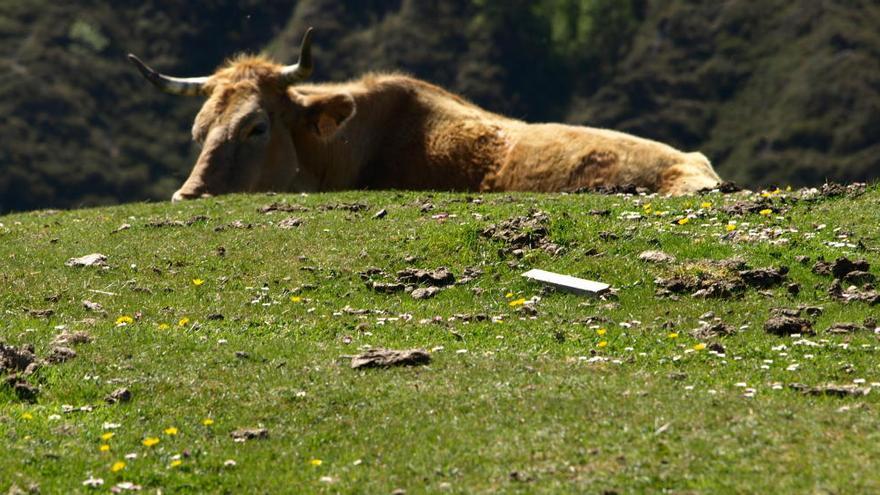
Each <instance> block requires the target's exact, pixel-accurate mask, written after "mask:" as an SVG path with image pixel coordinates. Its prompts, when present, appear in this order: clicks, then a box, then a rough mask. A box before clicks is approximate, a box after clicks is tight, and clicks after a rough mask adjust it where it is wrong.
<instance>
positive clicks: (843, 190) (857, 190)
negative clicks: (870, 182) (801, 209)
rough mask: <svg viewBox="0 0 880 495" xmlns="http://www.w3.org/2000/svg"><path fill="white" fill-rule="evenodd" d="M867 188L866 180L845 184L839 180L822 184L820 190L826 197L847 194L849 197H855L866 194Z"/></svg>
mask: <svg viewBox="0 0 880 495" xmlns="http://www.w3.org/2000/svg"><path fill="white" fill-rule="evenodd" d="M866 189H867V184H865V183H864V182H853V183H852V184H847V185H843V184H840V183H837V182H826V183H825V184H822V188H821V189H820V190H819V194H821V195H822V196H824V197H826V198H834V197H839V196H846V197H849V198H855V197H858V196H861V195H862V194H865V190H866Z"/></svg>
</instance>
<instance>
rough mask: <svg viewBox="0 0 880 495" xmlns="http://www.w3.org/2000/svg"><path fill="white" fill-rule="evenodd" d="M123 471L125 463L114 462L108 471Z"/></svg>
mask: <svg viewBox="0 0 880 495" xmlns="http://www.w3.org/2000/svg"><path fill="white" fill-rule="evenodd" d="M123 469H125V462H124V461H116V462H114V463H113V465H112V466H110V471H113V472H114V473H117V472H119V471H122V470H123Z"/></svg>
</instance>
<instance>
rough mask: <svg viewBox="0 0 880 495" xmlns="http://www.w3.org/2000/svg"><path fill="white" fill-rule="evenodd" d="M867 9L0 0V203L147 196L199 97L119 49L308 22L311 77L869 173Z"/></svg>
mask: <svg viewBox="0 0 880 495" xmlns="http://www.w3.org/2000/svg"><path fill="white" fill-rule="evenodd" d="M877 25H880V6H878V4H877V3H876V2H869V1H861V2H859V1H846V2H845V1H829V2H808V1H798V2H789V1H783V0H772V1H767V2H753V1H750V0H734V1H729V2H710V1H693V0H669V1H654V2H648V1H646V0H537V1H526V0H436V1H417V0H369V1H359V2H348V1H340V0H302V1H299V2H295V1H289V2H270V3H266V2H258V1H256V0H242V1H239V2H235V3H232V2H220V1H217V0H201V1H198V2H190V3H187V4H186V5H183V4H181V6H174V7H169V6H167V5H166V4H165V3H158V2H154V1H152V0H146V1H144V2H137V3H128V2H122V3H112V4H103V3H98V2H87V1H79V2H48V1H45V0H32V1H28V2H19V1H13V0H0V112H2V114H3V116H4V124H3V125H2V126H0V143H2V144H0V211H6V210H18V209H30V208H38V207H49V206H53V207H71V206H81V205H92V204H103V203H112V202H118V201H129V200H143V199H153V200H164V199H165V198H167V197H168V196H170V194H171V192H172V191H173V190H174V189H175V187H176V186H177V185H179V184H180V183H181V181H182V180H183V178H184V177H185V176H186V174H187V173H188V171H189V168H190V167H191V165H192V162H193V159H194V156H195V149H194V147H193V146H192V145H191V144H190V140H189V127H190V125H191V122H192V118H193V116H194V115H195V112H196V110H197V108H198V106H199V104H200V101H199V100H198V99H187V98H179V97H172V96H168V95H164V94H160V93H158V92H156V91H155V90H154V89H153V88H152V87H150V86H149V85H148V84H147V83H146V82H145V81H143V80H142V79H141V78H140V77H139V75H138V74H137V73H136V71H134V70H133V69H132V68H131V67H130V66H129V65H128V64H127V63H126V62H125V59H124V56H125V54H126V53H127V52H135V53H137V54H138V55H140V56H142V58H144V60H146V61H147V62H148V63H150V64H151V65H153V66H155V67H157V68H158V69H160V70H162V71H166V72H168V73H172V74H179V75H200V74H206V73H209V72H210V71H212V70H213V69H214V68H215V67H216V66H217V65H219V64H220V63H221V62H222V61H223V60H224V59H225V58H226V57H228V56H231V55H233V54H234V53H236V52H239V51H251V52H255V51H259V50H261V49H265V50H266V52H267V53H268V54H270V55H272V56H274V57H276V58H278V59H279V60H281V61H284V62H292V61H294V60H295V59H296V54H297V49H298V46H299V40H300V38H301V36H302V33H303V31H304V30H305V28H306V27H308V26H314V27H315V28H316V38H315V43H316V46H315V57H316V63H317V73H316V79H317V80H342V79H347V78H351V77H356V76H358V75H360V74H362V73H364V72H367V71H371V70H374V71H377V70H400V71H405V72H409V73H412V74H414V75H416V76H418V77H421V78H424V79H427V80H429V81H432V82H435V83H437V84H439V85H442V86H444V87H447V88H449V89H450V90H452V91H455V92H458V93H461V94H463V95H465V96H467V97H468V98H470V99H472V100H474V101H475V102H476V103H478V104H480V105H482V106H484V107H486V108H487V109H489V110H492V111H495V112H499V113H503V114H506V115H510V116H513V117H517V118H523V119H527V120H531V121H568V122H572V123H577V124H586V125H593V126H601V127H610V128H616V129H620V130H624V131H628V132H633V133H636V134H639V135H643V136H645V137H649V138H654V139H658V140H661V141H665V142H668V143H670V144H672V145H674V146H677V147H680V148H683V149H687V150H697V149H699V150H701V151H703V152H704V153H706V154H707V155H708V156H709V157H710V158H711V159H712V160H713V162H714V163H715V164H716V168H717V169H718V171H719V173H720V174H721V175H722V176H723V177H724V178H727V179H733V180H736V181H739V182H742V183H744V184H745V185H750V186H757V185H764V184H771V183H772V184H792V185H805V184H815V183H817V182H821V181H822V180H824V179H826V178H827V179H835V180H841V181H848V180H864V179H869V178H874V177H876V176H877V173H878V172H877V171H878V170H880V158H878V157H880V141H878V139H877V136H880V31H878V30H877V29H876V26H877Z"/></svg>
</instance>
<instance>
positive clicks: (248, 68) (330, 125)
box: [128, 29, 355, 201]
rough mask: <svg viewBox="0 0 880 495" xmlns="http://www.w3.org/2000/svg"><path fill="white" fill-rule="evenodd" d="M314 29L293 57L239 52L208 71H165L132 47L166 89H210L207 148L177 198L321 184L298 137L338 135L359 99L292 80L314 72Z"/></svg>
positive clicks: (196, 131) (198, 131) (204, 123)
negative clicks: (302, 87) (290, 61)
mask: <svg viewBox="0 0 880 495" xmlns="http://www.w3.org/2000/svg"><path fill="white" fill-rule="evenodd" d="M311 34H312V30H311V29H309V30H308V31H307V32H306V34H305V37H303V42H302V46H301V48H300V56H299V62H297V63H296V64H294V65H289V66H282V65H278V64H275V63H272V62H269V61H267V60H266V59H264V58H262V57H239V58H236V59H233V60H231V61H230V62H228V63H227V64H226V65H225V66H224V67H222V68H220V69H219V70H218V71H217V72H215V73H214V74H213V75H211V76H206V77H189V78H180V77H170V76H165V75H162V74H159V73H158V72H156V71H154V70H152V69H151V68H149V67H147V66H146V65H145V64H144V63H143V62H141V61H140V60H139V59H138V58H137V57H135V56H134V55H131V54H129V56H128V57H129V60H130V61H131V62H132V63H133V64H134V65H135V66H136V67H137V68H138V69H139V70H140V72H141V73H142V74H143V75H144V77H145V78H147V80H149V81H150V82H151V83H153V84H154V85H156V86H157V87H159V88H160V89H161V90H163V91H165V92H168V93H172V94H178V95H187V96H207V97H208V99H207V101H206V102H205V104H204V105H203V106H202V109H201V110H200V111H199V114H198V115H197V116H196V119H195V123H194V124H193V128H192V135H193V139H194V140H195V141H196V142H198V143H199V144H200V145H201V147H202V150H201V153H200V154H199V158H198V160H197V161H196V164H195V166H194V167H193V169H192V172H190V175H189V178H188V179H187V180H186V182H184V184H183V185H182V186H181V187H180V189H178V190H177V192H175V193H174V196H173V197H172V200H173V201H177V200H182V199H190V198H199V197H207V196H215V195H219V194H225V193H231V192H255V191H309V190H316V189H317V188H318V186H319V177H318V173H316V172H315V171H312V170H309V169H308V168H307V167H306V166H304V164H303V163H301V161H300V160H298V158H297V148H296V146H295V145H294V142H295V141H299V142H306V143H307V142H309V140H312V141H315V140H324V139H327V138H329V137H332V136H333V135H334V134H335V133H336V132H337V131H338V130H339V129H340V128H341V127H342V126H343V125H344V124H345V122H347V121H348V119H349V118H351V116H352V115H354V112H355V105H354V99H353V98H352V97H351V95H349V94H347V93H340V94H333V95H330V96H327V95H306V94H301V93H299V92H297V91H295V90H293V89H292V88H291V87H290V86H291V85H293V84H296V83H298V82H301V81H303V80H305V79H306V78H308V76H309V75H310V74H311V72H312V57H311ZM295 137H301V138H302V139H295Z"/></svg>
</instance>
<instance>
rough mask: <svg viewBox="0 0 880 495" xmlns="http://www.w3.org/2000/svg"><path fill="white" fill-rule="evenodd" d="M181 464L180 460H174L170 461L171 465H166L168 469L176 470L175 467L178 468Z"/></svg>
mask: <svg viewBox="0 0 880 495" xmlns="http://www.w3.org/2000/svg"><path fill="white" fill-rule="evenodd" d="M181 464H183V461H181V460H180V459H174V460H173V461H171V464H168V467H170V468H176V467H177V466H180V465H181Z"/></svg>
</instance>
